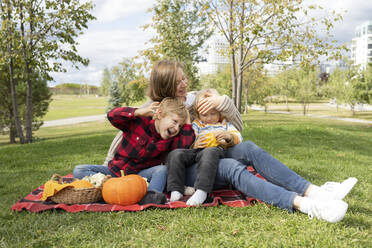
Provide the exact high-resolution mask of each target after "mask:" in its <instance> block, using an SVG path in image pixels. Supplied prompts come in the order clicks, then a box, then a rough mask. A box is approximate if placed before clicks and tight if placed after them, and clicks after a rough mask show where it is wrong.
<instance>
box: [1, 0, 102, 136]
mask: <svg viewBox="0 0 372 248" xmlns="http://www.w3.org/2000/svg"><path fill="white" fill-rule="evenodd" d="M92 8H93V5H92V3H91V2H86V1H85V2H84V3H80V1H79V0H60V1H54V0H18V1H10V0H7V1H1V2H0V22H1V26H0V38H1V44H0V54H2V55H3V56H2V57H1V59H0V65H2V64H6V65H8V66H9V70H10V73H9V82H10V84H11V94H10V95H11V97H12V102H13V107H12V108H13V110H12V111H13V112H14V117H12V118H13V119H14V123H15V125H16V127H17V134H18V136H19V137H20V141H21V143H23V142H24V141H23V130H22V129H23V128H22V127H20V123H19V122H20V121H19V117H18V113H17V112H18V104H20V101H19V100H17V99H16V97H17V94H16V93H15V92H14V91H15V90H14V88H15V87H16V86H15V83H14V82H13V79H14V81H18V80H19V81H24V82H26V84H27V86H26V89H25V92H26V103H25V104H26V108H25V109H26V110H25V111H26V114H25V116H26V122H25V130H26V140H25V142H26V143H28V142H32V128H33V126H35V125H34V123H35V122H36V123H37V122H38V119H37V118H36V119H35V120H34V119H33V117H34V116H35V115H34V113H33V111H34V110H35V111H37V110H38V108H37V107H36V108H35V107H34V106H33V105H34V104H36V105H37V104H38V103H35V102H34V101H33V100H34V98H35V97H34V93H33V92H42V91H43V88H42V86H40V85H41V84H39V83H38V82H37V80H36V81H35V80H34V76H35V75H38V77H40V78H42V79H45V80H51V79H52V77H51V75H50V73H51V72H65V71H66V69H65V68H64V67H63V61H69V62H71V63H72V65H73V66H74V67H75V68H78V64H83V65H88V63H89V60H88V59H86V58H83V57H81V56H80V55H79V54H78V52H77V48H76V46H77V44H78V43H77V41H76V38H77V37H78V36H79V35H81V34H82V30H83V29H85V28H87V23H88V21H90V20H93V19H95V18H94V17H93V16H92V15H91V14H90V13H89V12H90V11H91V10H92ZM14 62H17V66H19V67H20V70H19V71H18V73H17V74H13V73H12V71H13V66H14ZM18 83H19V84H20V85H18V86H17V87H21V86H22V85H21V83H20V82H18ZM36 87H41V88H36ZM10 95H9V96H8V97H10ZM19 108H20V109H21V108H23V106H19ZM39 110H40V109H39ZM42 112H46V111H42ZM36 116H38V114H36Z"/></svg>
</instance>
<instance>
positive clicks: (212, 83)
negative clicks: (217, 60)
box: [201, 66, 231, 97]
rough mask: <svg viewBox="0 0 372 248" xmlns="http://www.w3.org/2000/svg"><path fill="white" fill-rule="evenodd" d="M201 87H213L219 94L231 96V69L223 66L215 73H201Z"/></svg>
mask: <svg viewBox="0 0 372 248" xmlns="http://www.w3.org/2000/svg"><path fill="white" fill-rule="evenodd" d="M201 82H202V88H203V89H206V88H213V89H216V90H217V91H218V93H220V94H221V95H227V96H229V97H231V69H230V67H229V66H225V67H223V68H221V69H220V70H218V71H217V73H216V74H208V75H203V76H202V77H201Z"/></svg>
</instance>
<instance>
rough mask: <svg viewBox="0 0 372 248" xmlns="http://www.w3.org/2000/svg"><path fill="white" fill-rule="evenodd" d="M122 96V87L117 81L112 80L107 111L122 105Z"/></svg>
mask: <svg viewBox="0 0 372 248" xmlns="http://www.w3.org/2000/svg"><path fill="white" fill-rule="evenodd" d="M122 103H123V102H122V98H121V94H120V89H119V86H118V82H117V81H112V83H111V86H110V95H109V100H108V106H107V108H106V112H109V111H110V110H111V109H114V108H118V107H121V104H122Z"/></svg>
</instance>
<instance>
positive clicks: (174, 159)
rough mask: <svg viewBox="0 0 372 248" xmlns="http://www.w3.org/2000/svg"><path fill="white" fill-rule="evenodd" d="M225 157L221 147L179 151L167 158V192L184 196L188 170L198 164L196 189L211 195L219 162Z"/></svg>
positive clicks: (173, 152)
mask: <svg viewBox="0 0 372 248" xmlns="http://www.w3.org/2000/svg"><path fill="white" fill-rule="evenodd" d="M223 157H224V150H223V149H222V148H221V147H208V148H204V149H177V150H174V151H172V153H170V154H169V156H168V157H167V162H166V164H167V167H168V181H167V185H168V186H167V191H170V192H172V191H178V192H180V193H182V194H183V192H184V185H185V180H186V168H187V167H190V166H192V165H193V164H195V163H196V164H197V167H196V181H195V185H194V187H195V188H196V189H200V190H203V191H205V192H208V193H210V192H211V191H212V189H213V184H214V180H215V176H216V171H217V166H218V161H219V160H220V159H221V158H223Z"/></svg>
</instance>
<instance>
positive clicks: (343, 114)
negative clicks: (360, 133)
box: [268, 101, 372, 120]
mask: <svg viewBox="0 0 372 248" xmlns="http://www.w3.org/2000/svg"><path fill="white" fill-rule="evenodd" d="M288 107H289V111H290V112H291V113H299V114H302V113H303V106H302V105H301V104H300V103H289V104H288ZM268 110H271V111H288V109H287V105H286V104H285V103H279V104H275V103H270V104H268ZM308 114H312V115H328V116H334V117H340V118H357V119H363V120H372V111H356V112H355V115H352V112H351V110H349V109H344V108H341V107H339V108H338V111H337V109H336V107H335V106H331V105H329V104H328V101H318V102H313V103H311V104H310V105H309V109H308Z"/></svg>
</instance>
